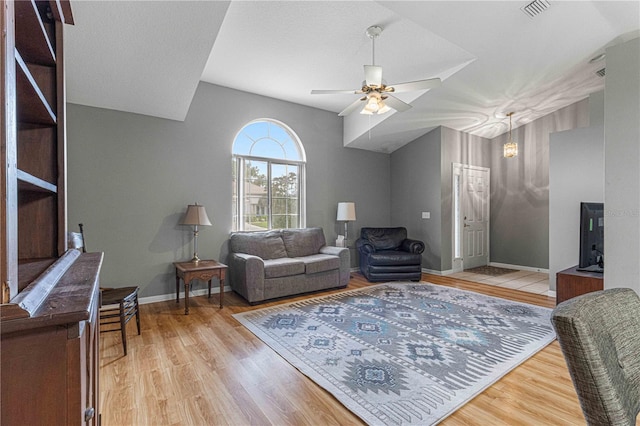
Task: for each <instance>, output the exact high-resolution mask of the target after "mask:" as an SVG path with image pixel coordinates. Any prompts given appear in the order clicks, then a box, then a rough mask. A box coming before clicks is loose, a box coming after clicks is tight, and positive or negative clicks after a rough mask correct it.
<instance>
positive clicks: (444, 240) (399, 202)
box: [391, 127, 490, 271]
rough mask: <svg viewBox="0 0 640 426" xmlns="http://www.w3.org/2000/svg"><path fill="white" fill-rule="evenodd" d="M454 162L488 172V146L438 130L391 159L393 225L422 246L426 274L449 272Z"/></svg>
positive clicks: (465, 135)
mask: <svg viewBox="0 0 640 426" xmlns="http://www.w3.org/2000/svg"><path fill="white" fill-rule="evenodd" d="M453 163H461V164H469V165H473V166H482V167H489V166H490V141H489V140H488V139H485V138H481V137H479V136H474V135H470V134H468V133H464V132H459V131H457V130H453V129H449V128H447V127H437V128H436V129H434V130H432V131H431V132H429V133H427V134H426V135H424V136H422V137H420V138H418V139H416V140H414V141H413V142H411V143H409V144H407V145H405V146H403V147H402V148H400V149H398V150H396V151H394V152H393V153H392V154H391V182H392V183H391V203H392V206H393V208H392V210H391V223H392V225H393V226H406V227H407V230H408V231H409V235H410V236H411V237H412V238H417V239H421V240H422V241H424V242H425V246H426V248H425V252H424V254H423V255H422V258H423V263H422V267H423V268H424V269H428V270H433V271H448V270H450V269H451V268H452V238H453V237H452V210H451V209H452V198H451V195H452V188H451V185H452V182H451V180H452V177H451V173H452V164H453ZM422 212H429V213H430V214H431V218H430V219H422Z"/></svg>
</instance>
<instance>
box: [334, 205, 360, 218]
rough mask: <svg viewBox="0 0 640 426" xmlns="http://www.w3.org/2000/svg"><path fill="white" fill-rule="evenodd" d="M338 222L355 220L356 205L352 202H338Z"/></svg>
mask: <svg viewBox="0 0 640 426" xmlns="http://www.w3.org/2000/svg"><path fill="white" fill-rule="evenodd" d="M336 220H339V221H345V222H347V221H353V220H356V203H353V202H340V203H338V217H337V219H336Z"/></svg>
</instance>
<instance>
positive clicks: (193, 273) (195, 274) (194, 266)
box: [173, 260, 227, 315]
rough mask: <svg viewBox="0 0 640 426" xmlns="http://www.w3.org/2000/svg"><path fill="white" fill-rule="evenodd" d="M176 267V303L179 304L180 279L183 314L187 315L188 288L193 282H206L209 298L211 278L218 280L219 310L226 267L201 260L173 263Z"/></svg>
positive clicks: (212, 261)
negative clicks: (182, 292)
mask: <svg viewBox="0 0 640 426" xmlns="http://www.w3.org/2000/svg"><path fill="white" fill-rule="evenodd" d="M173 264H174V265H175V267H176V303H179V302H180V278H182V281H183V282H184V314H185V315H189V286H190V285H191V281H193V280H202V281H208V284H209V298H211V281H212V280H213V277H217V278H218V280H220V308H222V295H223V294H224V278H225V276H226V275H227V265H225V264H222V263H220V262H216V261H215V260H201V261H199V262H174V263H173Z"/></svg>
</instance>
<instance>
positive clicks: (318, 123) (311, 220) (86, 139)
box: [67, 83, 391, 296]
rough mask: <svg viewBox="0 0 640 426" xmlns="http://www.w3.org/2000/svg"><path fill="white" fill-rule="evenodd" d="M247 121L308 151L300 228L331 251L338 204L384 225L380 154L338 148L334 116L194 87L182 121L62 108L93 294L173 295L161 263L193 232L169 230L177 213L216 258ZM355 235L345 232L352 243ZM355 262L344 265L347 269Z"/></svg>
mask: <svg viewBox="0 0 640 426" xmlns="http://www.w3.org/2000/svg"><path fill="white" fill-rule="evenodd" d="M256 118H273V119H276V120H280V121H282V122H284V123H286V124H287V125H289V126H290V127H291V128H292V129H293V130H294V131H295V132H296V133H297V135H298V136H299V137H300V139H301V140H302V143H303V145H304V147H305V150H306V153H307V168H306V171H307V226H321V227H323V228H324V230H325V236H326V238H327V241H328V242H329V243H332V242H333V241H334V240H335V238H336V235H337V233H338V231H342V229H343V228H342V224H338V223H336V209H337V203H338V202H339V201H354V202H355V203H356V210H357V218H358V220H357V221H356V222H355V223H353V224H351V227H350V228H351V229H350V231H351V232H359V228H360V226H361V224H366V225H371V226H388V224H389V223H390V209H389V206H390V181H391V179H390V157H389V155H387V154H380V153H374V152H369V151H362V150H355V149H347V148H344V147H343V146H342V121H341V119H340V118H339V117H338V116H337V114H334V113H330V112H327V111H321V110H318V109H314V108H309V107H305V106H301V105H297V104H292V103H288V102H283V101H279V100H275V99H271V98H266V97H262V96H258V95H254V94H250V93H246V92H240V91H236V90H232V89H227V88H223V87H219V86H214V85H210V84H207V83H200V85H199V86H198V89H197V92H196V95H195V97H194V99H193V102H192V104H191V107H190V110H189V113H188V115H187V118H186V120H185V121H184V122H178V121H171V120H164V119H159V118H152V117H148V116H143V115H137V114H131V113H124V112H117V111H111V110H105V109H99V108H92V107H85V106H79V105H73V104H70V105H68V109H67V130H68V141H67V143H68V221H69V225H70V229H72V230H73V229H77V224H78V223H80V222H82V223H84V225H85V232H86V239H87V245H88V248H89V250H92V251H103V252H105V262H104V265H103V270H102V274H101V283H102V285H103V286H113V287H119V286H127V285H137V286H140V287H141V289H142V290H141V295H142V296H153V295H162V294H171V293H172V292H174V291H175V281H174V269H173V267H172V262H175V261H183V260H188V259H190V258H191V255H192V249H193V243H192V238H193V233H192V230H191V229H190V227H185V226H180V225H178V223H179V221H180V219H181V217H182V215H183V214H184V211H185V210H186V206H187V204H191V203H193V202H198V203H199V204H202V205H204V206H205V207H206V209H207V213H208V215H209V217H210V219H211V220H212V222H213V226H211V227H202V228H201V230H200V236H199V238H198V244H199V250H198V252H199V255H200V257H201V258H215V259H219V260H221V261H223V262H224V261H225V258H226V254H227V240H228V236H229V232H230V231H231V226H232V222H231V212H232V206H231V146H232V143H233V139H234V137H235V135H236V133H237V132H238V131H239V130H240V129H241V128H242V127H243V126H244V125H245V124H246V123H248V122H249V121H251V120H254V119H256ZM352 235H355V234H352ZM352 264H355V259H354V260H352Z"/></svg>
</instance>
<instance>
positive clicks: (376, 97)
mask: <svg viewBox="0 0 640 426" xmlns="http://www.w3.org/2000/svg"><path fill="white" fill-rule="evenodd" d="M389 111H391V108H389V107H388V106H387V104H385V103H384V100H383V99H382V97H381V96H380V94H379V93H378V92H372V93H369V95H368V96H367V103H366V104H365V106H364V107H363V108H362V111H360V114H364V115H373V114H384V113H385V112H389Z"/></svg>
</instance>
